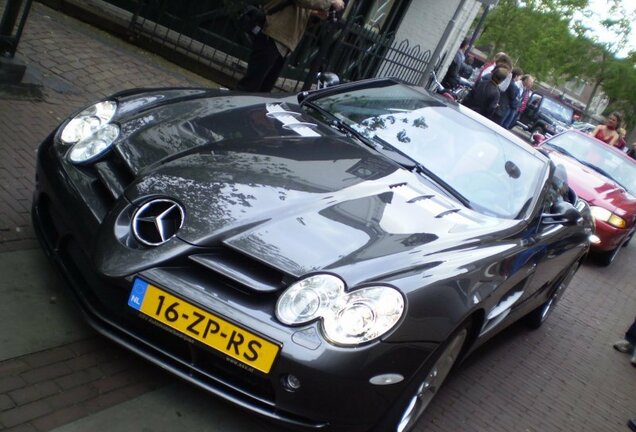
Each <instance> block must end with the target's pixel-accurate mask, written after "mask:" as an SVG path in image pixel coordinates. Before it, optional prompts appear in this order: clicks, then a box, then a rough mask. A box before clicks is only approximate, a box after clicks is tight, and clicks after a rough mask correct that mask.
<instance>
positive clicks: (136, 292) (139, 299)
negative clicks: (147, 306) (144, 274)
mask: <svg viewBox="0 0 636 432" xmlns="http://www.w3.org/2000/svg"><path fill="white" fill-rule="evenodd" d="M147 288H148V282H145V281H142V280H141V279H135V283H134V284H133V287H132V291H131V292H130V297H128V306H130V307H131V308H134V309H137V310H140V309H141V304H142V303H143V301H144V296H145V295H146V289H147Z"/></svg>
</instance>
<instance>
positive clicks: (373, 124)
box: [312, 84, 547, 218]
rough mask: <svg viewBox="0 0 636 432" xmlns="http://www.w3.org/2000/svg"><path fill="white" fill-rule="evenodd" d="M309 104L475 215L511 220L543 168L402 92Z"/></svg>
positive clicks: (432, 103)
mask: <svg viewBox="0 0 636 432" xmlns="http://www.w3.org/2000/svg"><path fill="white" fill-rule="evenodd" d="M312 102H313V104H315V105H317V106H318V107H319V108H320V109H322V110H324V111H328V112H329V113H331V114H332V115H333V116H335V117H336V118H338V119H339V120H340V121H341V122H342V123H344V124H345V125H347V126H348V127H350V128H352V129H354V130H355V131H356V133H358V134H360V135H363V136H364V137H366V138H367V139H370V140H373V141H374V142H376V143H377V144H379V145H381V146H383V147H385V148H386V147H387V146H390V147H392V148H393V149H396V150H397V151H398V152H400V153H402V154H403V155H405V156H407V157H408V158H409V159H412V160H413V161H414V162H415V163H416V164H417V166H418V167H419V168H420V171H421V172H424V173H426V172H427V171H428V172H429V173H430V174H432V175H433V177H437V179H438V180H441V182H442V183H445V184H446V185H447V186H449V187H450V188H452V189H453V190H454V192H456V193H458V194H459V195H461V196H462V197H463V198H465V199H466V200H467V201H468V204H469V205H470V207H472V208H474V209H476V210H477V211H480V212H482V213H485V214H491V215H495V216H499V217H504V218H516V217H518V216H519V215H520V214H521V213H522V211H523V210H525V209H526V208H527V206H528V204H529V203H530V202H531V201H532V198H533V197H534V196H535V195H537V194H538V187H539V186H538V185H539V179H540V178H541V176H542V173H543V172H544V170H545V169H546V165H547V164H546V163H545V161H544V160H542V159H540V158H539V157H538V156H537V155H536V154H535V153H533V152H532V151H531V149H525V148H523V147H522V146H520V145H518V144H516V143H514V142H512V141H510V140H508V139H507V138H505V137H504V136H502V135H500V134H499V133H497V132H495V131H494V130H492V129H491V128H489V127H488V126H486V125H484V124H482V123H481V122H479V121H477V120H475V119H473V118H471V117H469V116H467V115H465V114H462V113H461V112H460V111H458V110H456V109H454V108H451V107H447V106H446V105H444V104H443V103H441V102H439V101H438V100H437V99H435V98H433V97H430V96H426V95H424V94H423V93H421V92H419V91H416V90H414V89H412V88H410V87H408V86H405V85H398V84H391V85H387V86H383V87H379V86H376V87H373V88H363V89H355V90H350V91H343V92H341V93H338V94H331V95H328V96H324V97H321V98H317V99H314V100H313V101H312Z"/></svg>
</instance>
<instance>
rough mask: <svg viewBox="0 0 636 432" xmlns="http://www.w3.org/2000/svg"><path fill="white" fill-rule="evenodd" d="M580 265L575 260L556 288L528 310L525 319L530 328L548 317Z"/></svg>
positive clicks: (535, 326)
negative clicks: (542, 301)
mask: <svg viewBox="0 0 636 432" xmlns="http://www.w3.org/2000/svg"><path fill="white" fill-rule="evenodd" d="M580 266H581V261H580V260H579V261H577V262H575V263H574V264H572V266H571V267H570V268H569V269H568V271H567V273H566V274H565V276H564V277H563V278H562V279H561V281H560V282H559V283H558V284H557V286H556V288H554V289H553V291H552V293H551V294H550V297H548V299H547V300H546V301H545V302H544V303H543V304H542V305H541V306H539V307H538V308H536V309H535V310H533V311H532V312H530V313H529V314H528V315H526V318H525V321H526V324H527V325H528V327H530V328H531V329H538V328H539V327H541V326H542V325H543V323H545V322H546V321H547V320H548V317H549V316H550V315H551V314H552V311H553V310H554V307H555V306H556V305H557V303H558V302H559V299H560V298H561V296H562V295H563V293H564V292H565V289H566V288H567V287H568V285H570V282H572V278H573V277H574V275H575V274H576V271H577V270H578V269H579V267H580Z"/></svg>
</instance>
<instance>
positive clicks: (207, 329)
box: [128, 279, 280, 373]
mask: <svg viewBox="0 0 636 432" xmlns="http://www.w3.org/2000/svg"><path fill="white" fill-rule="evenodd" d="M128 305H129V306H130V307H132V308H134V309H137V310H138V311H140V312H142V313H143V314H145V315H148V316H149V317H151V318H154V319H155V320H157V321H159V322H161V323H163V324H165V325H167V326H168V327H171V328H173V329H175V330H176V331H178V332H180V333H182V334H184V335H187V336H189V337H191V338H192V339H195V340H197V341H199V342H201V343H204V344H205V345H207V346H209V347H211V348H213V349H215V350H217V351H220V352H221V353H223V354H225V355H227V356H229V357H231V358H233V359H235V360H237V361H239V362H241V363H243V364H246V365H248V366H251V367H253V368H254V369H257V370H259V371H261V372H263V373H268V372H269V371H270V369H271V368H272V364H273V363H274V360H275V359H276V355H277V354H278V351H279V349H280V347H279V346H278V345H276V344H274V343H272V342H270V341H268V340H266V339H263V338H261V337H259V336H256V335H255V334H253V333H251V332H249V331H247V330H245V329H244V328H241V327H238V326H236V325H234V324H232V323H230V322H228V321H226V320H224V319H223V318H220V317H218V316H216V315H214V314H211V313H209V312H207V311H205V310H203V309H201V308H198V307H196V306H194V305H192V304H190V303H188V302H186V301H184V300H182V299H180V298H178V297H175V296H173V295H172V294H169V293H167V292H165V291H163V290H160V289H159V288H157V287H156V286H154V285H151V284H149V283H148V282H146V281H143V280H141V279H135V283H134V284H133V288H132V291H131V292H130V297H129V298H128Z"/></svg>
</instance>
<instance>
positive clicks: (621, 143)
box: [615, 127, 627, 152]
mask: <svg viewBox="0 0 636 432" xmlns="http://www.w3.org/2000/svg"><path fill="white" fill-rule="evenodd" d="M616 131H617V132H618V141H616V145H615V147H616V148H618V149H620V150H623V151H624V152H627V141H625V135H627V131H626V130H625V128H622V127H621V128H618V129H616Z"/></svg>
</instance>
